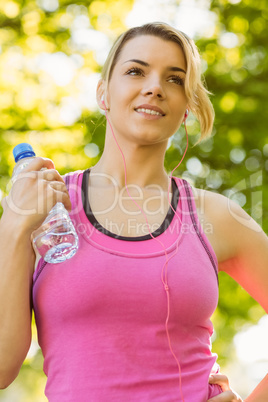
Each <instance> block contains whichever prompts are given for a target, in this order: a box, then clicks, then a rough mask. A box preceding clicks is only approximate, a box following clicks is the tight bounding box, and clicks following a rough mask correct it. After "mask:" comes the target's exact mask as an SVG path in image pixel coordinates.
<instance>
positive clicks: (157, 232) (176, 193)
mask: <svg viewBox="0 0 268 402" xmlns="http://www.w3.org/2000/svg"><path fill="white" fill-rule="evenodd" d="M89 174H90V169H87V170H85V171H84V172H83V180H82V187H81V192H82V203H83V208H84V211H85V214H86V216H87V218H88V220H89V222H90V223H91V224H92V225H93V226H94V227H95V228H96V229H97V230H99V231H100V232H101V233H103V234H105V235H107V236H110V237H113V238H115V239H118V240H127V241H142V240H149V239H151V238H152V237H151V235H150V233H149V234H146V235H144V236H137V237H128V236H120V235H116V234H115V233H112V232H110V231H109V230H108V229H106V228H104V227H103V226H102V225H101V224H100V223H99V222H98V221H97V219H96V218H95V216H94V214H93V212H92V210H91V206H90V204H89V198H88V181H89ZM179 196H180V192H179V189H178V186H177V183H176V181H175V179H174V178H172V200H171V205H172V208H173V209H174V210H175V211H176V209H177V205H178V202H179ZM172 208H171V207H169V210H168V212H167V215H166V217H165V219H164V221H163V222H162V224H161V225H160V226H159V228H158V229H157V230H155V231H154V232H152V235H153V237H158V236H160V235H161V234H162V233H164V232H165V231H166V230H167V228H168V227H169V225H170V223H171V221H172V219H173V217H174V215H175V213H174V211H173V209H172Z"/></svg>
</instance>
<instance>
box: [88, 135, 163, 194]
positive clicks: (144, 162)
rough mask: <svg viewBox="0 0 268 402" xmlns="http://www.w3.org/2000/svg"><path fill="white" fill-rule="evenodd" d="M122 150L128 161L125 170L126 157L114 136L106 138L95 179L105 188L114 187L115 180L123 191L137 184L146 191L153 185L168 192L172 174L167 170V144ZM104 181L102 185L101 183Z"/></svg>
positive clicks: (126, 146) (123, 145) (132, 145)
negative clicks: (146, 188) (111, 185)
mask: <svg viewBox="0 0 268 402" xmlns="http://www.w3.org/2000/svg"><path fill="white" fill-rule="evenodd" d="M122 142H123V141H122V138H121V139H120V144H119V146H120V148H121V150H122V152H123V155H124V158H125V162H126V180H127V183H125V168H124V161H123V157H122V154H121V152H120V150H119V148H118V146H117V144H116V142H115V140H114V138H112V137H111V136H106V139H105V146H104V151H103V154H102V156H101V158H100V160H99V162H98V163H97V164H96V165H95V166H94V167H93V168H92V169H91V173H92V177H94V176H95V177H96V181H97V180H98V181H99V184H100V185H101V183H102V184H103V185H105V182H106V184H107V185H109V184H111V178H112V180H113V181H114V182H116V185H117V186H119V187H120V188H123V187H125V184H127V185H136V186H139V187H141V188H145V187H147V186H150V185H152V184H154V185H158V186H160V187H162V189H163V190H164V191H167V189H168V183H169V179H168V175H167V173H166V171H165V168H164V157H165V151H166V145H167V144H166V143H158V144H153V145H140V144H136V143H133V142H132V143H126V142H124V143H122ZM100 181H101V183H100Z"/></svg>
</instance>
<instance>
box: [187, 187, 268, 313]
mask: <svg viewBox="0 0 268 402" xmlns="http://www.w3.org/2000/svg"><path fill="white" fill-rule="evenodd" d="M193 192H194V197H195V202H196V208H197V214H198V217H199V220H200V222H201V224H202V225H203V227H204V225H208V224H209V225H211V231H210V232H209V233H206V235H207V237H208V240H209V241H210V243H211V245H212V247H213V248H214V250H215V253H216V255H217V258H218V261H219V270H221V271H225V272H226V273H228V274H229V275H230V276H232V277H233V278H234V279H235V280H236V281H237V282H238V283H239V284H241V285H242V286H243V287H244V288H245V289H246V290H247V291H248V292H249V293H250V294H251V295H252V296H253V297H254V298H255V299H256V300H258V301H259V302H260V303H261V304H262V306H263V307H264V308H265V309H268V237H267V235H266V234H265V233H264V232H263V230H262V229H261V227H260V226H259V225H258V224H257V223H256V222H255V221H254V219H252V218H251V217H250V216H249V215H248V214H247V213H246V212H245V211H244V210H243V208H241V207H240V206H239V205H238V204H237V203H236V202H234V201H232V200H230V199H229V198H227V197H225V196H223V195H220V194H217V193H214V192H210V191H206V190H200V189H194V190H193Z"/></svg>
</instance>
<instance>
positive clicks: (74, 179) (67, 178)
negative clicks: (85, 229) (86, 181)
mask: <svg viewBox="0 0 268 402" xmlns="http://www.w3.org/2000/svg"><path fill="white" fill-rule="evenodd" d="M83 172H84V171H83V170H76V171H75V172H70V173H66V174H65V175H64V176H63V180H64V182H65V185H66V188H67V190H68V193H69V196H70V200H71V204H72V210H71V211H69V215H70V218H71V219H72V220H73V217H74V214H75V213H76V212H77V211H76V209H77V199H78V198H77V197H78V195H79V192H80V191H81V185H79V183H78V181H79V176H80V175H81V174H83Z"/></svg>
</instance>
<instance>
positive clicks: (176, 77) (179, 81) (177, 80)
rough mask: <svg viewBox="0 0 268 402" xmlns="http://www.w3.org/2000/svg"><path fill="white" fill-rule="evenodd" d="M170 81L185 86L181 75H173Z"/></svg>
mask: <svg viewBox="0 0 268 402" xmlns="http://www.w3.org/2000/svg"><path fill="white" fill-rule="evenodd" d="M168 81H171V82H174V83H175V84H178V85H182V86H184V79H183V78H181V77H180V76H179V75H173V76H172V77H169V79H168Z"/></svg>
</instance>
